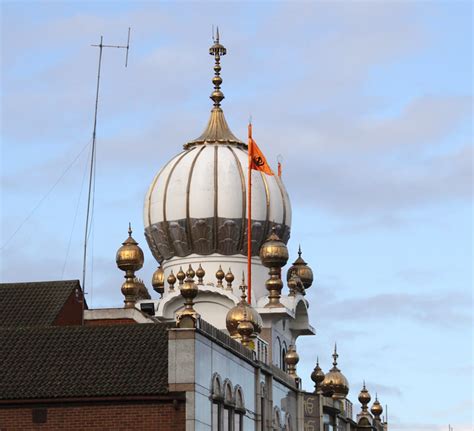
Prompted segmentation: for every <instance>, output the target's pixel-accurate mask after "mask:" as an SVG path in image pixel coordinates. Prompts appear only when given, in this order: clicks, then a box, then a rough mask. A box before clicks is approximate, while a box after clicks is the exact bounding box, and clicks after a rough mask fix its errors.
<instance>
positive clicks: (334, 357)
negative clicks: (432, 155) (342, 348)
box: [332, 343, 339, 370]
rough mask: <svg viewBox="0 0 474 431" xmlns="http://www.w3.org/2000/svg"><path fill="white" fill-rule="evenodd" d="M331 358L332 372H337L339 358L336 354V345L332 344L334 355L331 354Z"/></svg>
mask: <svg viewBox="0 0 474 431" xmlns="http://www.w3.org/2000/svg"><path fill="white" fill-rule="evenodd" d="M332 357H333V361H332V365H333V367H332V368H333V370H334V369H337V370H339V368H337V358H339V355H338V354H337V343H334V353H333V354H332Z"/></svg>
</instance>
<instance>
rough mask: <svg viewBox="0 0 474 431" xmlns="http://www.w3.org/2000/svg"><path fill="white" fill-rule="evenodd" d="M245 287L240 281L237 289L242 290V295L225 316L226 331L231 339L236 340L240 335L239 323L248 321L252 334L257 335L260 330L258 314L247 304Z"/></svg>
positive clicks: (260, 324) (261, 323) (260, 323)
mask: <svg viewBox="0 0 474 431" xmlns="http://www.w3.org/2000/svg"><path fill="white" fill-rule="evenodd" d="M246 288H247V286H246V285H245V284H244V282H243V281H242V285H241V286H240V287H239V289H241V290H242V295H241V297H240V298H241V299H240V301H239V303H238V304H237V305H235V306H234V307H232V308H231V309H230V310H229V311H228V312H227V315H226V318H225V324H226V327H227V331H228V332H229V335H230V336H231V337H232V338H238V337H239V335H240V333H239V330H238V327H239V324H240V322H243V321H248V322H250V323H251V324H252V327H253V330H252V334H253V335H255V336H256V335H257V334H259V333H260V331H261V330H262V325H263V321H262V318H261V317H260V314H259V313H258V312H257V310H255V309H254V308H253V307H252V306H251V305H250V304H248V302H247V295H246V294H245V289H246Z"/></svg>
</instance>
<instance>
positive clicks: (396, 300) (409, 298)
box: [318, 291, 472, 330]
mask: <svg viewBox="0 0 474 431" xmlns="http://www.w3.org/2000/svg"><path fill="white" fill-rule="evenodd" d="M321 298H324V299H321V300H320V303H319V304H318V308H319V316H320V317H319V318H320V319H321V320H327V321H331V319H332V320H335V321H338V322H343V321H350V322H354V321H365V322H368V321H377V322H381V321H384V320H390V321H393V322H395V321H401V320H405V319H409V320H411V321H414V322H417V323H421V324H423V325H432V326H435V327H442V328H444V329H451V330H454V329H456V328H459V327H465V325H469V324H470V323H471V322H472V317H471V315H470V306H469V304H470V303H471V301H472V296H471V295H469V294H468V293H467V292H463V291H456V292H455V291H450V292H445V291H438V292H431V293H430V294H429V295H427V294H412V293H383V294H378V295H373V296H365V297H353V298H343V299H339V300H329V301H327V300H326V299H325V296H324V295H321ZM354 310H357V312H356V313H354Z"/></svg>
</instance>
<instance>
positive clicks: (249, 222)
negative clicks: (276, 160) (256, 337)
mask: <svg viewBox="0 0 474 431" xmlns="http://www.w3.org/2000/svg"><path fill="white" fill-rule="evenodd" d="M248 135H249V144H248V188H247V190H248V192H247V196H248V198H247V201H248V202H247V283H248V303H249V304H252V155H251V154H252V152H251V145H252V123H249V128H248Z"/></svg>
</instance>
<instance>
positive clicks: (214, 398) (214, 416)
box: [211, 373, 224, 431]
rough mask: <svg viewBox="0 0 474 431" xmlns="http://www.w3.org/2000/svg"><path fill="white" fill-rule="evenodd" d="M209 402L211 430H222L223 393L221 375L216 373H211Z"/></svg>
mask: <svg viewBox="0 0 474 431" xmlns="http://www.w3.org/2000/svg"><path fill="white" fill-rule="evenodd" d="M211 403H212V412H211V420H212V431H222V409H223V404H224V395H223V388H222V381H221V377H220V376H219V374H217V373H214V374H213V375H212V381H211Z"/></svg>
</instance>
